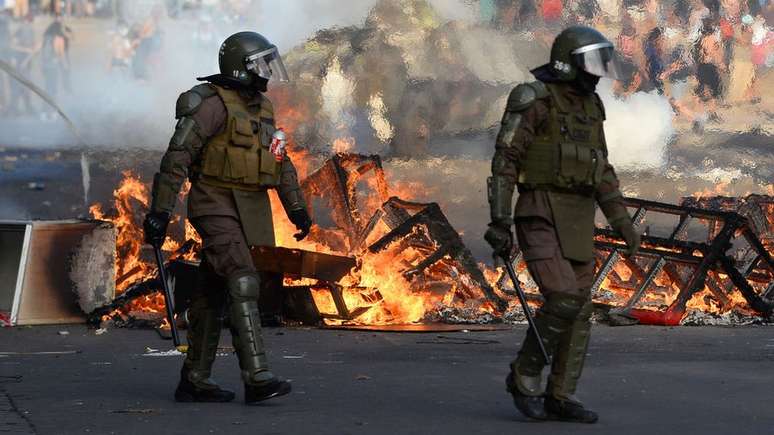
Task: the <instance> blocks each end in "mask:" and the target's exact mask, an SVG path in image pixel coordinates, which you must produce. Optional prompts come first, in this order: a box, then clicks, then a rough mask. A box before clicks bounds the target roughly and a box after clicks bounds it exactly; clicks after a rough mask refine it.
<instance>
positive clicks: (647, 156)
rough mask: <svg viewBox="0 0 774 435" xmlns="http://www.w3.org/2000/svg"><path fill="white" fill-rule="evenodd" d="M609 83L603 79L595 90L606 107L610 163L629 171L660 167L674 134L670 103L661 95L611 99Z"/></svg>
mask: <svg viewBox="0 0 774 435" xmlns="http://www.w3.org/2000/svg"><path fill="white" fill-rule="evenodd" d="M610 84H611V82H610V80H603V81H602V82H600V88H599V90H598V93H599V95H600V97H601V98H602V102H603V103H604V105H605V114H606V117H607V121H606V122H605V139H606V140H607V147H608V150H609V152H610V157H609V158H610V162H611V163H612V164H613V165H614V166H615V167H616V168H617V169H622V170H630V171H642V170H650V169H659V168H662V167H663V166H664V164H665V163H666V156H667V145H668V143H669V141H670V140H671V139H672V137H673V135H674V127H673V125H672V116H673V112H672V107H671V106H670V104H669V101H668V100H667V98H666V97H664V96H663V95H658V94H655V93H642V92H637V93H634V94H632V95H631V96H629V97H628V98H625V99H619V98H616V97H615V96H613V93H612V90H611V86H610Z"/></svg>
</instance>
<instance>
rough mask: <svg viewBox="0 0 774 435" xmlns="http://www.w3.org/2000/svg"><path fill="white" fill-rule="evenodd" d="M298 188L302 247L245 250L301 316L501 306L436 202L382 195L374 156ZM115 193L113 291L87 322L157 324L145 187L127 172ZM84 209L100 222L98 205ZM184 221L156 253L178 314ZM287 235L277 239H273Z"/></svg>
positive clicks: (334, 161)
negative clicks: (278, 281) (305, 234)
mask: <svg viewBox="0 0 774 435" xmlns="http://www.w3.org/2000/svg"><path fill="white" fill-rule="evenodd" d="M301 186H302V190H303V192H304V195H305V197H306V199H307V203H308V204H309V208H310V214H311V215H312V217H313V220H314V221H315V223H316V225H315V226H314V227H313V230H312V232H311V234H310V237H309V241H304V242H303V243H302V244H301V246H293V247H292V248H294V249H289V248H276V247H255V248H254V249H253V254H254V259H255V262H256V266H257V268H258V269H259V271H261V272H269V273H282V274H284V276H285V279H284V288H283V289H284V290H285V291H284V293H285V294H286V296H285V298H286V303H287V304H289V305H293V306H295V307H296V311H300V312H302V313H306V314H304V315H301V316H300V317H301V319H300V320H303V321H306V322H310V323H322V322H325V323H342V322H353V323H358V324H397V323H411V322H416V321H419V320H421V319H422V318H423V317H424V316H425V315H426V313H428V312H429V311H431V310H433V309H436V308H437V307H439V306H451V307H459V308H463V307H465V308H466V309H468V310H474V311H481V312H495V311H503V310H505V309H506V308H507V305H508V304H507V301H506V300H505V299H504V298H503V297H502V296H499V295H498V294H496V293H495V291H494V289H493V288H492V286H491V285H490V283H489V282H488V281H487V279H486V278H485V275H484V272H483V271H482V269H481V267H480V266H479V265H478V264H477V263H476V262H475V260H474V258H473V255H472V254H471V253H470V251H469V250H468V249H467V247H466V246H465V245H464V243H463V242H462V240H461V238H460V235H459V234H458V232H457V231H456V230H455V229H454V228H453V227H452V225H451V224H450V223H449V221H448V220H447V219H446V217H445V216H444V214H443V212H442V211H441V208H440V206H439V205H438V204H435V203H429V204H422V203H416V202H409V201H405V200H402V199H400V198H398V197H397V196H390V194H391V192H390V186H389V185H388V183H387V180H386V177H385V174H384V170H383V168H382V163H381V159H380V158H379V156H364V155H358V154H337V155H334V156H333V157H332V158H331V159H329V160H328V161H327V162H326V163H325V164H323V165H322V167H320V169H318V170H316V171H315V172H313V173H311V174H310V175H309V176H307V177H306V178H305V179H304V181H303V182H302V183H301ZM115 195H116V204H115V209H116V213H117V216H116V217H115V218H113V219H112V220H113V221H114V222H115V224H116V227H117V229H118V232H119V237H118V241H117V250H118V255H117V264H116V270H117V278H116V282H117V292H118V293H119V294H120V295H119V296H118V297H117V298H116V300H114V301H113V303H112V304H110V305H109V306H107V307H103V308H101V309H99V310H97V311H95V312H94V313H92V318H94V319H96V318H101V319H102V320H108V319H112V320H113V321H114V323H117V324H126V323H127V322H131V321H133V320H138V319H139V320H143V321H145V320H148V319H153V318H156V319H160V318H161V317H162V316H163V312H164V309H163V307H164V306H163V300H162V298H161V297H160V295H159V294H158V292H157V290H158V288H159V286H160V283H159V281H158V278H157V274H156V271H155V268H154V267H153V265H152V259H151V257H150V256H149V253H146V252H145V251H144V250H143V246H142V244H141V240H142V233H141V229H140V228H141V226H140V225H139V222H140V219H141V217H142V215H143V214H144V213H145V210H146V209H147V204H148V201H147V195H148V192H147V188H146V187H145V186H144V185H143V184H142V183H141V182H140V181H139V179H137V178H136V177H134V176H132V175H131V174H128V173H127V174H125V178H124V180H123V182H122V184H121V186H120V187H119V188H118V189H117V190H116V191H115ZM274 209H275V211H277V210H281V208H279V207H275V208H274ZM92 213H93V214H94V216H95V217H96V218H101V219H105V218H106V216H105V214H104V213H103V212H102V211H101V208H100V207H99V206H95V207H92ZM274 215H275V220H276V221H278V225H277V226H276V227H275V231H276V232H278V233H282V232H285V231H286V232H291V233H292V228H291V227H289V226H287V225H285V222H284V221H285V219H284V217H283V216H282V212H281V211H278V212H275V213H274ZM178 224H180V220H179V219H178ZM185 225H186V228H185V230H178V231H177V234H174V233H173V237H170V238H169V239H168V240H167V242H166V244H165V245H164V248H163V250H164V251H166V252H167V253H169V254H170V276H171V277H172V278H171V279H172V280H174V283H173V284H174V287H175V288H177V289H178V291H177V292H176V297H175V299H176V307H175V308H176V311H177V312H181V311H182V310H183V309H184V308H185V306H186V301H185V296H184V295H185V293H186V291H185V287H186V286H192V285H193V282H194V279H193V278H192V276H194V275H195V272H196V263H192V262H191V261H190V260H195V256H196V254H195V251H196V249H194V248H195V247H196V246H197V244H198V239H197V237H196V235H195V233H193V232H191V231H190V228H189V227H188V225H187V223H186V224H185ZM286 239H287V238H286V237H284V234H278V235H277V240H279V241H282V240H286ZM175 240H180V242H178V241H175ZM299 248H301V249H299ZM184 283H185V284H184ZM310 313H311V314H310ZM296 314H298V313H296ZM310 319H311V320H310Z"/></svg>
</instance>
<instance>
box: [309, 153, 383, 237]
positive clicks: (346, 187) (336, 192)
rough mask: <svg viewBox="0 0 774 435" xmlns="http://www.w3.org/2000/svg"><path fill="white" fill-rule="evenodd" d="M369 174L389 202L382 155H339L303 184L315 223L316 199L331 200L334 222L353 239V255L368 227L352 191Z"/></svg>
mask: <svg viewBox="0 0 774 435" xmlns="http://www.w3.org/2000/svg"><path fill="white" fill-rule="evenodd" d="M369 172H373V174H374V176H375V177H376V184H377V186H376V190H377V192H376V193H377V194H378V195H379V196H380V200H381V202H385V201H387V200H388V193H387V181H386V177H385V174H384V168H383V167H382V159H381V157H380V156H378V155H362V154H336V155H334V156H333V157H331V158H330V159H329V160H328V161H327V162H326V163H325V164H324V165H323V166H322V167H321V168H320V169H318V170H316V171H315V172H313V173H312V174H310V175H309V176H308V177H306V178H305V179H304V180H303V181H302V182H301V190H302V192H303V193H304V197H305V199H306V203H307V207H308V208H309V214H310V215H311V216H312V219H313V220H314V218H315V210H314V206H313V204H314V203H313V201H312V199H313V198H314V197H326V196H327V197H329V201H330V202H329V203H330V204H331V206H332V208H333V210H332V213H333V219H334V221H336V224H337V225H339V226H340V227H341V228H343V229H344V230H345V231H346V234H347V235H348V237H349V240H348V242H349V249H350V252H353V251H355V250H356V248H358V247H359V246H360V244H361V243H362V234H363V233H364V231H363V230H364V228H365V227H366V226H367V225H363V224H362V222H364V220H365V219H366V218H367V217H366V218H364V217H363V216H360V211H359V210H358V208H357V202H356V200H357V198H356V196H355V192H354V191H353V190H352V189H353V188H354V186H356V185H357V183H358V181H359V180H360V179H362V178H363V177H365V176H366V174H368V173H369ZM337 207H343V209H337Z"/></svg>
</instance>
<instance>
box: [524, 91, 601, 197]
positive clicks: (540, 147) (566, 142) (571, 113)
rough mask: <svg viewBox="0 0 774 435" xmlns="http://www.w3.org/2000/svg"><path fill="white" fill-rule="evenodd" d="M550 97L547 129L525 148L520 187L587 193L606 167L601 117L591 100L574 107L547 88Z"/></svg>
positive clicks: (597, 184)
mask: <svg viewBox="0 0 774 435" xmlns="http://www.w3.org/2000/svg"><path fill="white" fill-rule="evenodd" d="M547 89H548V90H549V94H550V95H551V108H550V112H549V119H548V122H547V124H548V127H547V130H546V132H545V133H543V134H541V135H539V136H537V137H536V138H535V140H534V141H533V142H532V143H531V144H530V145H529V146H528V148H527V152H526V156H525V158H524V161H523V164H522V168H521V171H520V173H519V184H521V185H523V187H525V188H528V189H529V188H532V189H536V188H540V189H548V190H551V189H556V190H559V191H572V190H574V189H578V190H580V191H584V192H585V191H588V190H589V189H594V188H596V187H598V186H599V183H600V182H601V178H602V172H603V171H604V167H605V163H606V160H605V157H604V152H603V150H604V149H605V144H604V138H603V137H602V136H601V135H600V131H601V129H602V121H603V119H604V115H603V114H602V113H601V110H600V109H599V108H598V107H597V105H596V104H595V103H594V100H593V98H596V97H592V96H589V97H586V99H585V100H583V108H582V109H580V110H579V109H578V108H573V107H571V106H570V105H569V103H568V102H566V101H564V100H563V98H564V97H563V96H562V95H561V91H559V90H558V89H556V88H555V87H554V86H553V85H550V84H549V85H547Z"/></svg>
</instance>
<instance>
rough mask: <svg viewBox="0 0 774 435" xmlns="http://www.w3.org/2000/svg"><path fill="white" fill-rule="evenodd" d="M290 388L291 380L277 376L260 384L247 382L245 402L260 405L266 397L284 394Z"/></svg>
mask: <svg viewBox="0 0 774 435" xmlns="http://www.w3.org/2000/svg"><path fill="white" fill-rule="evenodd" d="M290 390H291V385H290V382H288V381H285V380H282V379H276V378H275V379H272V380H270V381H268V382H266V383H265V384H260V385H250V384H245V404H246V405H258V404H259V403H260V402H262V401H264V400H266V399H271V398H272V397H279V396H284V395H285V394H288V393H290Z"/></svg>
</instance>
